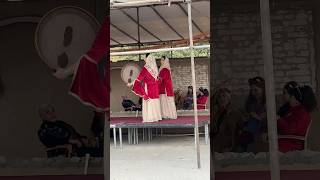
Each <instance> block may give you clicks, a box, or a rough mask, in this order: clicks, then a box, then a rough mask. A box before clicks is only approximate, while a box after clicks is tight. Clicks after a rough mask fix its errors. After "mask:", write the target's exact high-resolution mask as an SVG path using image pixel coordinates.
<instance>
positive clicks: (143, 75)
mask: <svg viewBox="0 0 320 180" xmlns="http://www.w3.org/2000/svg"><path fill="white" fill-rule="evenodd" d="M144 61H145V62H146V64H145V65H144V67H143V68H142V70H141V72H140V74H139V76H138V78H137V79H136V80H135V81H134V82H133V84H130V83H129V84H128V86H131V85H133V88H132V91H133V92H134V93H135V94H136V95H138V96H140V97H142V98H143V101H142V118H143V122H155V121H159V120H162V118H161V109H160V100H159V80H158V75H159V71H158V67H157V63H156V60H155V58H154V57H153V56H152V55H147V56H146V58H145V59H144Z"/></svg>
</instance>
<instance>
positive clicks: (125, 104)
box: [122, 96, 141, 111]
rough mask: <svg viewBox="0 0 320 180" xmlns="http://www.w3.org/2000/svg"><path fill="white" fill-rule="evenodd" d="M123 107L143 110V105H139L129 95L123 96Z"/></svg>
mask: <svg viewBox="0 0 320 180" xmlns="http://www.w3.org/2000/svg"><path fill="white" fill-rule="evenodd" d="M122 107H123V108H124V110H125V111H141V107H139V106H137V105H136V104H135V103H134V102H133V101H131V100H130V99H128V97H127V96H122Z"/></svg>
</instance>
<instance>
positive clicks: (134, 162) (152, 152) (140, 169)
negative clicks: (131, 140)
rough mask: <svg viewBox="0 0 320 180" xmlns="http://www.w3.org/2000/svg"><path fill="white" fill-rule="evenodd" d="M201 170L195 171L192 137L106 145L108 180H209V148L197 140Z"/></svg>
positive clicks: (165, 137) (159, 138)
mask: <svg viewBox="0 0 320 180" xmlns="http://www.w3.org/2000/svg"><path fill="white" fill-rule="evenodd" d="M200 147H201V148H200V149H201V150H200V152H201V166H202V168H201V169H197V162H196V153H195V146H194V137H193V136H182V137H181V136H180V137H176V136H163V137H157V138H155V139H153V140H152V141H151V142H149V141H145V142H143V141H140V142H139V144H138V145H128V144H127V142H126V141H125V142H124V147H123V151H121V150H120V149H119V148H117V149H115V148H114V146H113V143H111V144H110V157H111V160H110V177H111V178H110V179H111V180H209V179H210V155H209V151H210V146H209V145H205V143H204V138H203V137H200Z"/></svg>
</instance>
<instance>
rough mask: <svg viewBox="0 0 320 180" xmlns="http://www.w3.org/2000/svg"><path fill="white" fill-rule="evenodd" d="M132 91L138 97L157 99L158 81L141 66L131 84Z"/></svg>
mask: <svg viewBox="0 0 320 180" xmlns="http://www.w3.org/2000/svg"><path fill="white" fill-rule="evenodd" d="M132 91H133V92H134V93H135V94H137V95H138V96H140V97H142V98H143V97H145V96H146V97H147V98H150V99H159V81H158V79H155V78H154V77H153V76H152V75H151V74H150V73H149V71H148V70H147V69H146V68H145V67H143V68H142V70H141V72H140V74H139V76H138V78H137V79H136V80H135V82H134V84H133V88H132Z"/></svg>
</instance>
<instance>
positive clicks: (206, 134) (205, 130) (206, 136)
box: [204, 124, 209, 144]
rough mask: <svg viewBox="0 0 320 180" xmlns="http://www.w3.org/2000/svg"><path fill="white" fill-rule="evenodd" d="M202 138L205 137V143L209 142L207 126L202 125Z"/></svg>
mask: <svg viewBox="0 0 320 180" xmlns="http://www.w3.org/2000/svg"><path fill="white" fill-rule="evenodd" d="M204 136H205V142H206V144H208V142H209V125H208V124H206V125H204Z"/></svg>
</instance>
